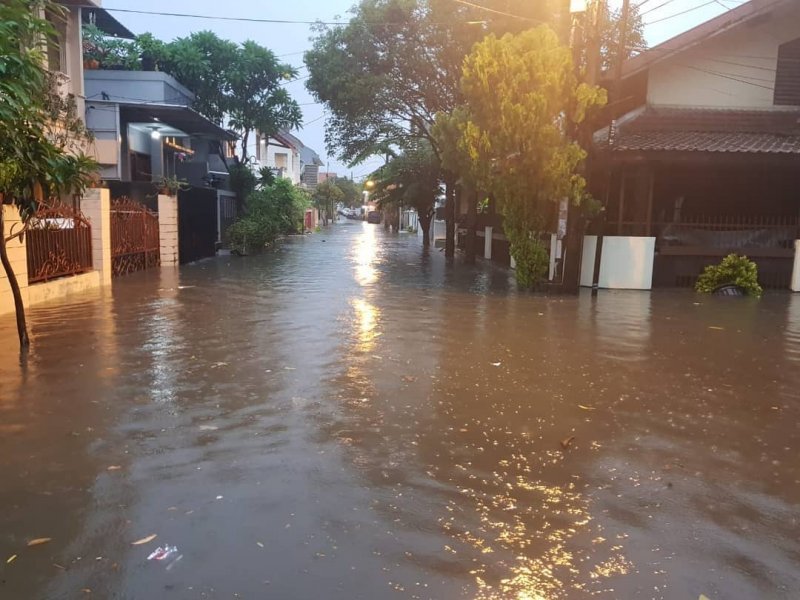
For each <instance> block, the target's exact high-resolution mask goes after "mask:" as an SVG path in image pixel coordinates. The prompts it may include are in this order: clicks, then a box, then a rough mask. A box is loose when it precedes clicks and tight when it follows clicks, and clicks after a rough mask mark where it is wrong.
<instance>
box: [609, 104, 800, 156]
mask: <svg viewBox="0 0 800 600" xmlns="http://www.w3.org/2000/svg"><path fill="white" fill-rule="evenodd" d="M596 140H597V141H598V142H599V143H600V144H602V145H605V144H606V143H607V135H606V134H605V133H604V132H600V133H599V135H598V136H597V137H596ZM613 150H614V151H615V152H625V151H649V152H731V153H734V152H741V153H775V154H800V110H775V111H742V110H709V109H672V108H670V109H664V108H652V107H651V108H648V109H647V110H645V111H644V112H642V114H640V115H638V116H637V117H635V118H633V119H631V120H629V121H627V122H624V123H623V124H622V125H620V126H619V127H618V129H617V131H616V132H615V135H614V143H613Z"/></svg>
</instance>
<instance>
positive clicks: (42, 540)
mask: <svg viewBox="0 0 800 600" xmlns="http://www.w3.org/2000/svg"><path fill="white" fill-rule="evenodd" d="M52 541H53V538H36V539H35V540H31V541H30V542H28V547H29V548H30V547H31V546H41V545H42V544H46V543H48V542H52Z"/></svg>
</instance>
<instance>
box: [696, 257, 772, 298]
mask: <svg viewBox="0 0 800 600" xmlns="http://www.w3.org/2000/svg"><path fill="white" fill-rule="evenodd" d="M723 285H735V286H738V287H740V288H742V289H743V290H744V291H745V292H746V293H747V294H748V295H749V296H755V297H756V298H758V297H760V296H761V294H762V293H763V292H764V290H763V289H761V286H760V285H758V265H756V263H754V262H753V261H752V260H750V259H749V258H747V257H746V256H739V255H738V254H729V255H728V256H726V257H725V258H723V259H722V262H721V263H720V264H718V265H710V266H708V267H706V268H705V270H704V271H703V274H702V275H700V278H699V279H698V280H697V285H696V286H695V289H696V290H697V291H698V292H700V293H703V294H712V293H714V291H715V290H717V288H719V287H721V286H723Z"/></svg>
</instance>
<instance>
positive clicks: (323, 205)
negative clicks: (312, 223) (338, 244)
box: [312, 179, 344, 225]
mask: <svg viewBox="0 0 800 600" xmlns="http://www.w3.org/2000/svg"><path fill="white" fill-rule="evenodd" d="M312 198H313V200H314V204H315V206H316V207H317V208H318V209H320V210H322V211H324V215H325V216H324V219H325V225H327V224H328V219H329V218H331V215H333V214H334V210H335V207H336V205H337V204H338V203H339V202H341V201H342V200H344V192H343V191H342V190H341V188H339V186H338V185H336V182H335V181H333V180H331V179H328V180H326V181H323V182H322V183H320V184H319V185H317V187H316V189H315V190H314V193H313V194H312Z"/></svg>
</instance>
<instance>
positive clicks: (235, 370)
mask: <svg viewBox="0 0 800 600" xmlns="http://www.w3.org/2000/svg"><path fill="white" fill-rule="evenodd" d="M31 325H32V330H33V338H34V348H33V351H32V353H31V355H30V357H29V359H28V360H27V362H25V363H23V364H20V362H19V361H17V359H16V355H15V351H14V340H13V322H12V321H11V319H9V318H5V317H3V318H1V319H0V347H2V348H3V351H4V352H3V354H4V359H3V361H2V363H0V598H3V599H6V598H7V599H13V600H16V599H24V600H27V599H39V598H46V599H50V598H54V599H61V598H64V599H67V598H82V597H92V598H115V599H137V600H138V599H142V600H151V599H155V598H168V599H169V598H175V599H184V598H185V599H195V598H226V599H228V598H258V599H261V598H275V599H281V600H286V599H298V600H301V599H310V598H325V599H337V600H338V599H341V600H345V599H346V600H352V599H357V598H363V599H367V600H371V599H376V598H431V599H433V598H435V599H461V598H469V599H486V600H489V599H515V600H534V599H562V598H564V599H572V598H577V599H580V598H589V597H598V598H615V599H616V598H622V599H627V598H670V599H671V598H675V599H678V598H680V599H686V598H689V599H692V600H694V599H696V598H698V596H699V595H700V594H701V593H702V594H705V595H706V596H708V597H709V598H712V599H723V598H724V599H738V598H759V599H761V598H796V597H797V594H798V589H800V524H799V523H798V518H799V517H800V510H799V509H800V506H799V505H800V459H798V451H799V450H800V428H799V427H798V423H799V422H800V419H799V418H798V417H800V298H798V297H794V298H793V297H791V296H789V295H777V296H772V297H767V298H765V299H763V300H762V301H761V302H760V303H756V302H749V301H740V300H735V299H720V300H716V299H702V300H699V299H698V298H697V297H695V296H694V295H693V294H689V293H682V292H661V293H658V294H655V295H650V294H644V293H609V292H606V293H603V294H601V296H600V298H599V299H598V300H597V301H592V299H591V298H590V297H588V296H583V297H581V298H580V299H562V298H549V299H548V298H541V297H532V296H527V295H520V294H517V293H516V292H515V290H514V289H513V284H511V283H510V282H509V280H508V276H507V275H506V273H505V272H503V271H500V270H497V269H493V268H491V267H490V266H486V265H482V266H479V267H477V268H475V269H469V268H466V267H463V266H461V267H458V268H456V269H448V268H446V266H445V264H444V261H443V259H442V256H441V254H439V253H438V251H437V252H433V253H432V254H431V255H429V256H425V255H423V254H422V253H421V251H420V249H419V247H418V246H417V245H416V242H415V241H414V240H411V239H410V238H408V237H400V238H398V237H392V236H390V235H386V234H384V232H383V231H382V230H381V229H380V228H377V227H374V226H367V225H361V224H343V225H340V226H337V227H336V229H335V231H334V232H332V233H325V234H320V235H315V236H311V237H308V238H305V239H298V240H294V241H292V242H289V243H287V244H286V245H285V246H283V248H282V249H281V250H280V251H279V252H276V253H273V254H270V255H266V256H262V257H254V258H248V259H219V260H216V261H211V262H206V263H202V264H199V265H195V266H190V267H186V268H184V269H182V270H181V271H180V273H179V274H175V273H172V272H166V271H165V272H163V273H161V274H152V273H151V274H144V275H137V276H132V277H128V278H126V279H123V280H119V281H117V282H116V283H115V285H114V290H113V294H112V295H109V296H107V297H102V296H100V295H98V296H89V297H83V298H80V299H79V300H76V301H75V303H73V304H70V305H66V306H63V305H62V306H58V307H46V308H40V309H37V310H35V311H32V314H31ZM562 442H564V444H565V445H566V446H567V448H566V449H564V448H563V447H562ZM153 534H155V535H157V536H158V537H157V538H155V539H154V540H152V541H150V542H148V543H144V544H141V545H132V543H133V542H136V541H138V540H141V539H145V538H147V537H149V536H151V535H153ZM35 538H52V540H51V541H49V542H47V543H44V544H42V545H38V546H34V547H27V546H26V544H27V543H28V542H29V541H30V540H32V539H35ZM165 544H169V545H171V546H172V545H174V546H177V548H178V551H177V553H176V554H174V555H172V556H171V557H170V558H168V559H167V560H165V561H156V560H153V561H148V560H147V557H148V555H149V554H150V553H151V552H152V551H153V550H155V549H156V548H157V547H158V546H159V545H162V546H163V545H165ZM13 555H17V558H16V559H14V560H13V561H12V562H11V563H7V562H6V561H7V560H8V559H9V558H10V557H12V556H13ZM178 557H181V558H180V560H177V561H176V559H177V558H178Z"/></svg>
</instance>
